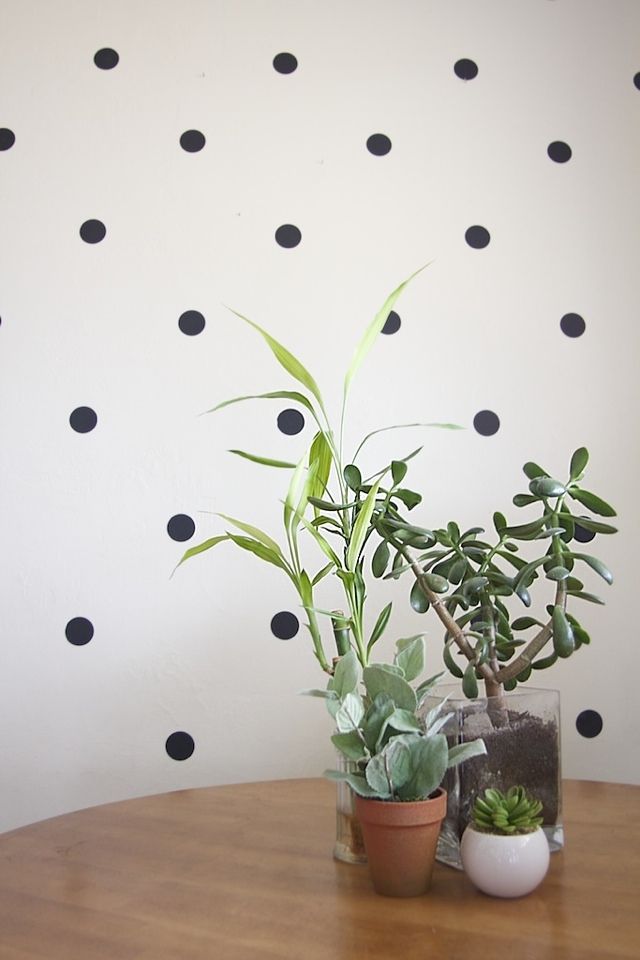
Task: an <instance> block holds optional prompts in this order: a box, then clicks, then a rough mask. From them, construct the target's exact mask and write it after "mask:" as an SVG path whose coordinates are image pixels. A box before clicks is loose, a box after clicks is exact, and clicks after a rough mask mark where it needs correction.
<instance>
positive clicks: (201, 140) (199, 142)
mask: <svg viewBox="0 0 640 960" xmlns="http://www.w3.org/2000/svg"><path fill="white" fill-rule="evenodd" d="M206 142H207V141H206V138H205V135H204V133H200V131H199V130H185V132H184V133H183V134H182V136H181V137H180V146H181V147H182V149H183V150H186V151H187V153H198V152H199V151H200V150H202V148H203V147H204V145H205V143H206Z"/></svg>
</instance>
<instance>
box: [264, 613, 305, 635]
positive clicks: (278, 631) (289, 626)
mask: <svg viewBox="0 0 640 960" xmlns="http://www.w3.org/2000/svg"><path fill="white" fill-rule="evenodd" d="M299 629H300V621H299V620H298V618H297V617H296V615H295V613H290V612H289V611H288V610H281V611H280V613H276V615H275V616H274V617H273V618H272V620H271V633H272V634H273V635H274V637H277V638H278V640H291V638H292V637H295V635H296V633H297V632H298V630H299Z"/></svg>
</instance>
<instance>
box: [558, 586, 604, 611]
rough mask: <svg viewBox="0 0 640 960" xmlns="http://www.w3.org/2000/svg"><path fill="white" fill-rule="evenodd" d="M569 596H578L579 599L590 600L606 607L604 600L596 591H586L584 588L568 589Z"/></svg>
mask: <svg viewBox="0 0 640 960" xmlns="http://www.w3.org/2000/svg"><path fill="white" fill-rule="evenodd" d="M567 592H568V594H569V596H571V597H577V598H578V599H579V600H588V602H589V603H598V604H600V606H603V607H604V600H601V599H600V597H596V595H595V593H585V592H584V590H568V591H567Z"/></svg>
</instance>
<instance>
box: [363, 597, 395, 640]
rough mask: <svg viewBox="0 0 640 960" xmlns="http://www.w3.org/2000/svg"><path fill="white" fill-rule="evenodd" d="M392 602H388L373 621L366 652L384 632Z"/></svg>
mask: <svg viewBox="0 0 640 960" xmlns="http://www.w3.org/2000/svg"><path fill="white" fill-rule="evenodd" d="M392 606H393V603H388V604H387V605H386V607H385V608H384V610H382V611H381V612H380V614H379V616H378V619H377V620H376V622H375V626H374V628H373V630H372V631H371V637H370V639H369V643H368V644H367V652H370V651H371V649H372V648H373V646H374V644H376V643H377V642H378V640H379V639H380V637H381V636H382V634H383V633H384V631H385V629H386V626H387V624H388V623H389V617H390V616H391V608H392Z"/></svg>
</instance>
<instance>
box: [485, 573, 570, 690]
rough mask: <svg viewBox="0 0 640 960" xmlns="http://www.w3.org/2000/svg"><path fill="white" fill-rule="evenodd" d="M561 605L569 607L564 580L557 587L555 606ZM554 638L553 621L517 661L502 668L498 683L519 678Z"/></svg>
mask: <svg viewBox="0 0 640 960" xmlns="http://www.w3.org/2000/svg"><path fill="white" fill-rule="evenodd" d="M558 604H560V605H561V606H562V609H563V610H564V609H566V606H567V585H566V583H565V582H564V580H559V581H558V585H557V587H556V596H555V605H556V606H557V605H558ZM552 636H553V628H552V625H551V620H549V621H548V622H547V623H545V625H544V627H542V629H541V630H540V631H539V632H538V633H537V634H536V635H535V637H534V638H533V640H530V641H529V643H528V644H527V646H526V647H525V648H524V650H523V651H522V652H521V653H520V654H519V655H518V656H517V657H516V659H515V660H512V661H511V662H510V663H507V664H506V665H505V666H504V667H501V668H500V670H498V672H497V674H496V679H497V681H498V683H506V682H507V681H508V680H513V678H514V677H517V676H518V674H519V673H522V671H523V670H525V669H526V668H527V667H528V666H530V665H531V664H532V663H533V661H534V658H535V657H537V655H538V654H539V653H540V651H541V650H542V648H543V647H544V646H545V644H546V643H547V642H548V641H549V640H550V639H551V637H552Z"/></svg>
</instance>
